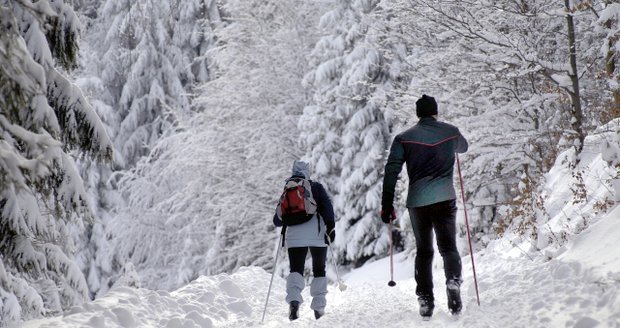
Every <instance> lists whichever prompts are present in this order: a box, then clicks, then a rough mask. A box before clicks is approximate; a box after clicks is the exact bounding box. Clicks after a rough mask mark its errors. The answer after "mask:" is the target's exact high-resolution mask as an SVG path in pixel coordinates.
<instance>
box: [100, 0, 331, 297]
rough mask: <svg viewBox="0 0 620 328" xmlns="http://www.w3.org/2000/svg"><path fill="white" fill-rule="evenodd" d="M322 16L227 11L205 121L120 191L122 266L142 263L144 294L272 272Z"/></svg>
mask: <svg viewBox="0 0 620 328" xmlns="http://www.w3.org/2000/svg"><path fill="white" fill-rule="evenodd" d="M321 10H322V9H321V6H320V4H315V3H314V2H306V1H287V2H282V1H268V2H265V1H246V0H243V1H241V0H239V1H228V2H226V4H225V6H223V7H222V8H220V13H221V14H222V17H221V23H218V24H214V25H215V26H214V27H215V29H214V30H213V31H214V36H213V40H215V41H216V42H217V44H216V46H215V47H214V48H212V49H211V51H210V52H209V53H208V54H207V55H208V58H207V59H208V61H209V62H210V63H212V65H209V68H210V71H209V76H210V80H209V81H208V82H206V83H204V84H203V85H200V86H199V87H198V88H197V89H196V92H197V97H196V98H195V100H196V101H195V103H194V106H196V107H195V108H196V109H195V113H191V114H188V115H179V116H178V125H177V126H176V127H175V131H174V132H173V133H170V134H167V135H165V136H164V137H163V138H161V139H160V140H159V141H158V142H157V143H156V144H155V146H154V147H153V149H152V151H151V152H150V153H149V155H148V156H147V157H146V158H145V159H144V161H140V162H138V163H137V165H136V167H135V169H133V170H131V172H127V173H126V174H125V175H124V177H123V178H122V179H121V180H120V184H119V186H120V188H121V191H122V192H123V195H124V196H125V198H126V199H127V201H128V205H129V206H128V207H127V209H126V210H124V211H122V212H119V215H118V216H117V217H116V218H115V220H113V221H111V222H110V224H109V232H110V233H111V234H112V235H114V240H115V241H116V243H115V245H114V248H115V254H114V262H116V263H124V262H132V263H133V264H134V265H135V268H136V271H137V272H138V273H139V275H140V277H141V281H142V283H143V284H144V286H147V287H153V288H165V289H172V288H175V287H178V286H180V285H182V284H184V283H187V282H188V281H190V280H192V279H195V278H196V277H197V276H198V275H200V274H216V273H220V272H226V271H232V270H234V269H236V268H238V267H240V266H243V265H259V266H268V265H270V264H271V261H272V260H273V258H272V257H271V256H270V253H269V252H268V250H270V249H271V247H272V246H273V244H274V243H275V240H273V239H275V238H277V237H278V235H277V233H276V232H275V229H274V227H273V224H272V222H271V218H272V217H273V214H274V211H275V206H276V202H277V198H278V196H279V193H280V192H281V188H282V184H283V181H284V179H286V178H287V177H288V175H290V167H291V165H292V163H293V160H294V159H296V158H299V156H300V155H301V151H300V150H299V147H297V146H296V142H297V137H298V131H297V128H296V123H297V120H298V118H299V115H300V114H301V109H302V108H303V104H304V101H305V100H306V99H307V96H308V95H307V94H306V91H305V90H304V88H303V87H302V85H301V80H302V78H303V74H304V72H305V71H306V70H307V68H306V65H307V64H306V63H307V58H306V56H305V54H307V53H308V51H309V50H310V48H311V45H312V44H313V43H314V41H315V40H316V36H315V34H314V33H315V30H313V29H312V28H310V27H309V26H313V25H314V24H315V23H316V20H317V18H318V15H319V13H320V12H321ZM308 13H313V14H308Z"/></svg>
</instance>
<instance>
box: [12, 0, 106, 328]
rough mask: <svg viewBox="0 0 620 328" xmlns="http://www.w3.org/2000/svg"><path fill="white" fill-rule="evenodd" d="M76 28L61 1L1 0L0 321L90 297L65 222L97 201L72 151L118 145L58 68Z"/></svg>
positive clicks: (98, 151) (70, 50) (69, 58)
mask: <svg viewBox="0 0 620 328" xmlns="http://www.w3.org/2000/svg"><path fill="white" fill-rule="evenodd" d="M77 26H78V22H77V19H76V16H75V14H74V13H73V11H72V9H71V7H69V6H68V5H66V4H65V3H64V2H62V1H47V0H40V1H37V2H34V3H33V2H30V1H28V0H19V1H13V0H6V1H1V2H0V133H1V135H0V193H1V196H0V258H1V261H0V300H1V301H0V318H1V321H0V325H6V324H8V323H11V322H15V321H18V320H19V319H28V318H33V317H37V316H40V315H52V314H59V313H60V312H61V311H62V310H64V309H67V308H68V307H70V306H72V305H75V304H78V303H80V302H81V301H83V300H84V299H85V297H86V296H87V291H88V288H87V285H86V282H85V279H84V276H83V274H82V272H81V271H80V270H79V267H78V266H77V265H76V263H75V261H74V259H73V252H74V248H73V243H72V238H71V234H70V231H69V229H70V227H71V226H76V227H82V224H83V222H84V220H91V219H92V209H91V207H90V204H89V202H88V198H89V196H88V195H87V193H86V191H85V190H84V186H83V182H82V179H81V177H80V175H79V174H78V171H77V168H76V166H75V162H74V157H75V156H76V155H78V153H82V154H84V155H88V156H90V157H91V158H93V159H96V160H110V159H111V157H112V143H111V141H110V140H109V138H108V136H107V134H106V132H105V129H104V127H103V125H102V124H101V121H100V120H99V118H98V116H97V115H96V113H95V112H94V111H93V109H92V108H91V107H90V105H89V104H88V103H87V102H86V100H85V98H84V97H83V95H82V92H81V91H80V89H78V88H77V87H76V86H75V85H74V84H73V83H72V82H71V81H70V80H69V79H68V78H67V77H66V76H65V75H64V73H62V71H61V69H62V68H64V69H69V68H72V67H74V65H75V51H76V50H77V31H78V30H77ZM58 66H61V67H58Z"/></svg>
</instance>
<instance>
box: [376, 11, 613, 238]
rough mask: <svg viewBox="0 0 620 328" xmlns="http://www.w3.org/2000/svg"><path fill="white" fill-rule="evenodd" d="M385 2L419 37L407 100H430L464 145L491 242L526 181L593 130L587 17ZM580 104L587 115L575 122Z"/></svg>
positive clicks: (472, 193) (473, 198)
mask: <svg viewBox="0 0 620 328" xmlns="http://www.w3.org/2000/svg"><path fill="white" fill-rule="evenodd" d="M386 2H389V3H390V4H392V5H393V6H395V7H396V8H398V9H400V10H398V11H397V12H399V13H400V14H398V15H395V18H394V19H393V20H395V21H397V22H399V23H400V26H401V28H402V29H403V33H404V34H406V35H410V36H417V38H413V37H411V38H410V41H411V42H412V43H413V45H412V46H411V47H412V48H413V52H414V53H415V55H413V56H411V57H410V58H411V60H410V61H409V63H410V64H411V65H413V66H414V68H413V71H414V72H415V76H414V77H413V83H412V85H411V86H410V88H409V91H408V93H409V94H419V93H421V92H420V91H422V90H425V91H426V92H427V93H430V94H434V95H436V96H437V98H438V101H439V106H440V116H442V118H443V119H447V120H448V121H451V122H452V123H455V124H456V125H458V126H460V127H461V129H462V131H463V132H464V134H465V135H466V137H468V138H469V140H470V144H471V147H470V150H469V152H468V153H466V154H465V155H463V156H462V158H461V162H462V163H463V166H464V173H465V181H466V188H467V194H468V198H469V200H470V202H471V204H470V205H473V206H474V214H475V219H474V222H475V224H474V225H475V226H476V228H477V229H478V231H479V232H481V233H482V234H487V233H491V234H492V231H491V230H492V225H493V223H494V222H496V221H497V220H499V218H500V217H501V216H502V206H503V205H508V204H509V203H511V201H512V199H513V197H514V196H515V195H516V194H518V193H519V190H518V188H516V186H517V184H518V183H519V181H520V180H521V179H522V178H523V177H524V174H526V175H528V176H529V179H532V180H533V181H538V179H539V177H541V176H542V174H543V173H544V172H546V171H547V170H548V169H549V168H550V166H551V165H552V164H553V163H552V160H551V159H553V158H555V154H557V152H558V151H559V150H561V149H564V148H566V147H570V146H575V147H577V148H578V147H579V145H580V144H581V141H582V140H583V137H584V133H583V132H584V131H587V130H588V129H591V127H592V126H593V123H594V121H595V118H596V116H595V115H593V114H592V113H595V112H597V110H598V108H600V107H601V104H602V103H601V102H600V99H599V98H600V97H599V96H597V95H596V94H597V93H600V90H601V88H600V83H598V82H597V81H596V78H595V76H596V74H597V73H596V70H595V69H594V70H593V69H592V68H593V67H597V66H598V65H596V64H595V63H596V59H597V58H596V57H597V56H596V55H595V54H593V52H592V51H590V49H591V48H592V47H591V44H592V42H595V41H592V40H594V39H595V38H594V35H593V33H592V29H591V26H592V23H593V19H594V17H595V15H592V14H591V10H589V9H590V8H589V7H588V6H584V4H580V3H577V2H571V4H570V5H569V7H566V4H565V3H559V2H554V1H542V2H541V1H519V2H495V1H491V2H488V1H467V2H454V1H426V0H420V1H402V2H401V1H398V0H396V1H386ZM567 16H571V17H573V18H574V20H573V28H574V31H575V33H576V35H577V36H578V37H576V38H575V39H574V46H575V47H571V43H570V40H569V38H568V37H567V36H568V35H569V33H568V28H569V25H570V24H569V23H568V21H567ZM421 22H422V23H421ZM570 49H575V51H572V52H571V51H570ZM572 55H574V56H572ZM573 61H575V62H576V63H577V70H578V73H577V74H572V73H571V72H573V71H575V68H574V67H575V66H574V65H573ZM571 77H573V78H575V77H577V78H579V81H578V83H579V86H577V85H576V84H575V79H571ZM428 90H431V91H428ZM584 90H585V91H584ZM579 91H580V92H581V94H580V95H579ZM574 95H578V96H577V97H573V96H574ZM406 97H407V96H406ZM581 103H584V104H588V107H589V110H590V111H589V112H585V113H583V115H582V114H580V113H581V112H580V110H579V108H582V107H583V106H582V105H580V104H581ZM580 106H581V107H580ZM580 116H583V119H582V121H581V123H579V120H580V119H579V117H580ZM575 124H577V125H579V126H580V128H579V129H578V128H577V126H576V125H575ZM580 140H581V141H580ZM558 144H559V146H560V147H558Z"/></svg>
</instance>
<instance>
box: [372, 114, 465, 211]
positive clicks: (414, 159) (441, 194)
mask: <svg viewBox="0 0 620 328" xmlns="http://www.w3.org/2000/svg"><path fill="white" fill-rule="evenodd" d="M467 147H468V144H467V140H465V138H464V137H463V135H461V133H460V132H459V129H458V128H456V127H455V126H453V125H450V124H448V123H444V122H439V121H437V120H436V119H435V118H433V117H423V118H421V119H420V121H419V122H418V123H417V124H416V125H415V126H414V127H412V128H410V129H408V130H406V131H404V132H403V133H401V134H399V135H397V136H396V138H394V142H393V143H392V147H391V148H390V155H389V156H388V160H387V164H386V165H385V176H384V177H383V199H382V202H381V203H382V206H383V208H384V209H386V208H389V207H391V206H392V205H393V202H394V189H395V188H396V181H397V180H398V174H399V173H400V171H401V170H402V166H403V163H407V173H408V175H409V193H408V195H407V207H421V206H426V205H430V204H435V203H439V202H442V201H446V200H451V199H456V193H455V191H454V182H453V179H452V177H453V174H454V160H455V153H464V152H466V151H467Z"/></svg>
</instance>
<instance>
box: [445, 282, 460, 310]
mask: <svg viewBox="0 0 620 328" xmlns="http://www.w3.org/2000/svg"><path fill="white" fill-rule="evenodd" d="M446 293H447V294H448V309H450V313H451V314H452V315H458V314H460V313H461V309H462V308H463V303H462V302H461V287H460V283H459V281H458V280H450V281H448V282H447V283H446Z"/></svg>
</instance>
